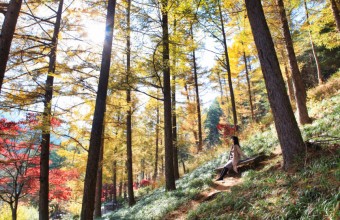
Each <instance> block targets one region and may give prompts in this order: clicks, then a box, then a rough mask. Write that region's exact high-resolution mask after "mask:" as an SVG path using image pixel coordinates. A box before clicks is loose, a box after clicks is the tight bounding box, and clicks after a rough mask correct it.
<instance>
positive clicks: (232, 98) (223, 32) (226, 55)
mask: <svg viewBox="0 0 340 220" xmlns="http://www.w3.org/2000/svg"><path fill="white" fill-rule="evenodd" d="M218 10H219V14H220V22H221V28H222V35H223V47H224V56H225V61H226V67H227V72H228V85H229V92H230V100H231V108H232V112H233V120H234V126H235V127H236V126H237V112H236V103H235V95H234V89H233V83H232V81H231V70H230V62H229V54H228V46H227V37H226V35H225V30H224V21H223V16H222V10H221V2H220V0H218Z"/></svg>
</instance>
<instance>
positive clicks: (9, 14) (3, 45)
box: [0, 0, 22, 93]
mask: <svg viewBox="0 0 340 220" xmlns="http://www.w3.org/2000/svg"><path fill="white" fill-rule="evenodd" d="M21 5H22V0H11V1H10V2H9V5H8V8H7V11H6V14H5V20H4V23H3V25H2V29H1V34H0V93H1V88H2V84H3V81H4V76H5V72H6V66H7V61H8V56H9V52H10V48H11V44H12V40H13V36H14V32H15V26H16V25H17V21H18V17H19V13H20V9H21Z"/></svg>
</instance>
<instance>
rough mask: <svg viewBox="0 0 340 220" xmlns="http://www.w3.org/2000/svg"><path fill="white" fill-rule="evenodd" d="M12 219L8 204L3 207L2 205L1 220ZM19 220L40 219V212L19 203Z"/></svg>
mask: <svg viewBox="0 0 340 220" xmlns="http://www.w3.org/2000/svg"><path fill="white" fill-rule="evenodd" d="M11 219H12V211H11V208H10V207H9V205H8V204H7V203H2V205H0V220H11ZM17 219H18V220H35V219H39V213H38V210H37V209H35V208H33V207H31V206H24V205H22V204H20V203H19V206H18V213H17Z"/></svg>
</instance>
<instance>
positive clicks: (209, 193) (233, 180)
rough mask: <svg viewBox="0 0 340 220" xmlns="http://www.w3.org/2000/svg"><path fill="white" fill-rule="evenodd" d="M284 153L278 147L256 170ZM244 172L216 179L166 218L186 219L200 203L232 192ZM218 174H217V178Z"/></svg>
mask: <svg viewBox="0 0 340 220" xmlns="http://www.w3.org/2000/svg"><path fill="white" fill-rule="evenodd" d="M281 154H282V152H281V149H280V148H276V149H275V150H274V151H273V153H272V155H271V156H270V157H269V158H267V159H265V160H263V161H261V162H260V163H259V164H258V165H257V166H256V167H255V170H261V169H262V168H263V167H264V166H265V165H266V164H268V163H271V162H272V161H274V160H275V159H276V158H277V157H279V156H280V155H281ZM276 167H277V168H278V169H280V167H281V165H280V164H279V163H278V164H277V166H276ZM241 175H242V174H241V173H239V174H234V175H233V176H228V177H225V178H224V179H223V181H216V180H214V182H213V185H212V186H211V188H209V189H207V190H205V191H202V192H201V193H200V194H199V195H198V196H197V197H196V198H195V199H193V200H190V201H189V202H188V203H185V204H183V205H181V206H180V207H178V208H177V209H176V210H174V211H172V212H170V213H168V214H167V215H166V216H165V217H164V219H165V220H174V219H176V220H184V219H186V217H187V215H188V213H189V211H192V210H195V209H196V208H197V207H198V206H199V205H201V204H202V203H205V202H208V201H211V200H213V199H215V198H216V196H217V195H218V194H220V193H222V192H231V188H232V187H233V186H236V185H240V184H242V183H243V178H242V176H241ZM217 177H218V175H216V178H217Z"/></svg>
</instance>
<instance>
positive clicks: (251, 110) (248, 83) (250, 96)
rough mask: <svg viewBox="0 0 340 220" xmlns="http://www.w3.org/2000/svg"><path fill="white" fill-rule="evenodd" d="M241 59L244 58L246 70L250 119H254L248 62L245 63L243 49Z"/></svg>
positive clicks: (245, 58)
mask: <svg viewBox="0 0 340 220" xmlns="http://www.w3.org/2000/svg"><path fill="white" fill-rule="evenodd" d="M243 60H244V68H245V70H246V79H247V85H248V97H249V104H250V112H251V120H252V121H255V114H254V106H253V98H252V95H251V88H250V79H249V72H248V64H247V57H246V53H245V52H244V51H243Z"/></svg>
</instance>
